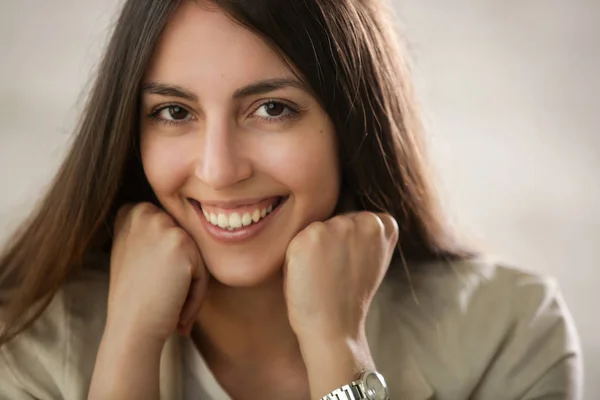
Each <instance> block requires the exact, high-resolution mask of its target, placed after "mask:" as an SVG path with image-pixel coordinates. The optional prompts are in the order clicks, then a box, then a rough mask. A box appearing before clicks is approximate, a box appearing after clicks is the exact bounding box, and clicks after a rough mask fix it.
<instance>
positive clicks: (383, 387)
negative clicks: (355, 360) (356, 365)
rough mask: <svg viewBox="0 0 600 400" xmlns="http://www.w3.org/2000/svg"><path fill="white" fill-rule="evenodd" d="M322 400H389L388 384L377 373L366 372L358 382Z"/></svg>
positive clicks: (337, 390) (339, 389) (341, 388)
mask: <svg viewBox="0 0 600 400" xmlns="http://www.w3.org/2000/svg"><path fill="white" fill-rule="evenodd" d="M321 400H389V393H388V388H387V384H386V383H385V379H383V376H382V375H381V374H380V373H379V372H377V371H371V370H366V371H364V372H363V373H362V374H361V375H360V378H358V380H356V381H354V382H352V383H350V384H348V385H344V386H342V387H340V388H338V389H336V390H334V391H333V392H331V393H329V394H327V395H325V396H323V397H322V398H321Z"/></svg>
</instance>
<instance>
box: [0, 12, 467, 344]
mask: <svg viewBox="0 0 600 400" xmlns="http://www.w3.org/2000/svg"><path fill="white" fill-rule="evenodd" d="M184 1H188V0H184ZM211 3H214V5H216V6H217V7H219V8H220V9H222V10H224V11H225V12H226V13H227V14H229V15H230V16H231V18H233V20H235V21H236V22H237V23H240V24H242V25H243V26H245V27H247V28H248V29H250V30H252V31H253V32H255V33H257V34H259V35H260V36H262V37H263V38H264V39H265V40H266V41H267V42H268V43H269V44H270V45H272V46H273V48H274V49H276V51H278V52H279V53H280V54H281V56H282V57H284V59H285V60H286V61H287V62H289V63H290V64H291V65H293V66H294V67H295V69H296V70H297V71H299V72H300V74H301V75H302V79H304V80H305V82H306V83H307V84H308V85H309V86H310V87H311V88H312V89H313V90H314V93H316V95H317V97H318V100H319V101H320V102H321V104H322V105H323V107H324V108H325V110H326V111H327V113H328V114H329V116H330V117H331V119H332V121H333V123H334V126H335V128H336V132H337V134H338V136H339V140H338V142H339V143H340V148H339V157H340V162H341V167H342V179H343V182H342V185H343V187H344V188H345V191H346V192H347V193H351V194H352V195H353V196H354V201H355V203H356V204H357V205H358V207H359V208H360V209H364V210H372V211H385V212H388V213H390V214H391V215H393V216H394V217H395V218H396V220H397V221H398V224H399V226H400V243H399V248H398V254H401V255H402V256H403V257H404V258H405V259H406V260H409V261H411V260H433V259H440V258H456V257H463V256H465V255H466V252H464V251H463V250H462V249H461V248H459V247H458V245H457V243H456V242H455V241H454V240H453V237H452V235H451V233H450V231H449V229H448V226H447V225H446V223H445V220H444V219H443V217H442V215H441V213H440V212H439V208H438V204H437V201H436V199H435V195H434V191H433V188H432V185H431V183H430V177H429V175H428V174H427V171H426V164H425V159H424V149H423V143H422V142H421V141H422V135H421V130H422V129H421V124H420V121H419V118H418V115H417V112H416V107H415V102H414V99H413V93H412V88H411V84H410V79H409V76H408V66H407V60H406V57H405V53H404V52H403V51H402V50H401V47H400V43H401V42H400V41H399V40H398V37H397V35H396V33H395V31H394V22H393V20H392V19H390V17H389V14H390V11H389V10H388V9H386V8H385V6H384V5H383V4H382V1H381V0H303V1H295V0H288V1H282V0H213V1H211ZM178 4H179V1H173V0H152V1H148V0H127V1H126V2H125V4H124V6H123V9H122V12H121V14H120V17H119V19H118V21H117V23H116V26H115V28H114V32H113V34H112V38H111V40H110V41H109V44H108V48H107V50H106V53H105V55H104V58H103V60H102V62H101V64H100V66H99V71H98V75H97V78H96V81H95V84H94V86H93V88H92V90H91V94H90V96H89V99H88V102H87V106H86V109H85V111H84V113H83V116H82V118H81V121H80V124H79V126H78V128H77V132H76V136H75V139H74V143H73V145H72V148H71V150H70V152H69V154H68V156H67V157H66V159H65V161H64V163H63V164H62V167H61V168H60V170H59V172H58V174H57V176H56V177H55V179H54V181H53V183H52V184H51V186H50V189H49V191H48V193H47V194H46V196H45V197H44V198H43V200H42V201H41V202H40V204H39V206H38V207H37V209H36V211H35V212H34V213H33V214H32V216H31V217H30V218H29V219H28V220H27V221H26V222H25V223H24V224H23V225H22V227H21V229H20V230H19V231H18V232H17V233H16V234H15V235H14V236H13V237H12V239H11V240H10V241H9V242H8V244H7V247H6V249H5V250H4V252H3V253H2V254H1V256H0V287H1V288H3V290H4V291H5V294H8V295H6V296H5V297H4V298H3V311H4V314H3V324H2V326H3V327H2V331H1V332H0V344H2V343H5V342H6V341H8V340H10V339H11V338H12V337H14V336H15V335H16V334H17V333H18V332H20V331H22V330H23V329H25V328H26V327H27V326H28V325H29V324H30V323H31V322H32V321H34V320H35V318H37V316H39V314H40V313H41V312H43V310H44V309H45V308H46V306H47V305H48V303H49V302H50V301H51V299H52V297H53V296H54V294H55V293H56V292H57V291H58V289H59V288H60V287H61V285H62V284H63V283H64V282H65V281H66V280H67V279H68V277H69V276H70V275H71V274H72V273H73V271H75V270H76V269H77V268H79V267H81V266H82V265H83V260H84V256H85V255H86V254H87V253H89V252H93V251H98V250H102V249H104V250H105V251H106V250H108V248H109V247H110V237H111V235H110V231H111V226H112V220H113V217H114V215H115V212H116V210H117V209H118V208H119V207H120V206H121V205H123V204H124V203H125V202H141V201H153V202H155V201H156V199H155V198H154V196H153V193H152V190H151V188H150V186H149V184H148V182H147V181H146V178H145V176H144V174H143V171H142V168H141V162H140V155H139V151H138V149H139V146H138V143H139V137H138V136H139V130H138V123H139V121H138V119H139V116H138V113H139V89H140V85H141V83H142V79H143V76H144V73H145V69H146V65H147V63H148V61H149V58H150V57H151V54H152V52H153V49H154V46H155V44H156V42H157V41H158V39H159V37H160V35H161V32H162V31H163V29H164V27H165V25H166V24H167V23H168V21H169V18H170V15H171V14H172V13H173V11H174V10H175V9H176V7H177V6H178ZM107 246H108V247H107Z"/></svg>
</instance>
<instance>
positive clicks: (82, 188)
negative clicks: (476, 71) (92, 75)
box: [0, 0, 581, 400]
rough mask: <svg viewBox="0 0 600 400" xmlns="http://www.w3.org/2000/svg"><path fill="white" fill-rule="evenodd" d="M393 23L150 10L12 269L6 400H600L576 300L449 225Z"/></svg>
mask: <svg viewBox="0 0 600 400" xmlns="http://www.w3.org/2000/svg"><path fill="white" fill-rule="evenodd" d="M392 24H393V22H392V21H391V20H389V19H388V15H387V13H386V12H385V10H384V7H383V6H382V5H381V4H380V2H379V1H375V0H336V1H328V0H306V1H281V0H271V1H269V0H261V1H258V0H252V1H240V0H237V1H233V0H229V1H226V0H218V1H209V0H202V1H190V0H182V1H171V0H169V1H167V0H153V1H150V2H149V1H142V0H128V1H127V2H126V3H125V5H124V8H123V11H122V13H121V16H120V18H119V20H118V22H117V24H116V28H115V31H114V33H113V36H112V40H111V41H110V44H109V46H108V49H107V51H106V55H105V57H104V60H103V62H102V64H101V67H100V71H99V76H98V78H97V81H96V84H95V86H94V88H93V90H92V93H91V97H90V100H89V103H88V106H87V108H86V111H85V114H84V116H83V118H82V120H81V124H80V126H79V128H78V135H77V136H76V139H75V142H74V144H73V147H72V149H71V151H70V153H69V155H68V157H67V159H66V161H65V162H64V164H63V166H62V169H61V170H60V171H59V173H58V176H57V177H56V179H55V181H54V183H53V185H52V186H51V188H50V191H49V193H48V194H47V196H46V197H45V199H44V200H43V202H42V203H41V204H40V206H39V208H38V210H37V211H36V213H35V215H34V216H33V217H32V218H31V219H30V220H29V221H27V223H26V224H25V225H24V226H23V229H22V230H21V231H20V232H19V233H18V234H17V235H15V237H14V238H13V240H12V241H11V242H10V244H9V246H8V247H7V249H6V251H5V253H4V255H3V256H2V258H1V260H0V266H1V268H2V288H3V289H4V291H3V293H4V296H3V299H4V302H3V305H4V306H3V331H2V336H1V339H0V343H3V345H2V347H1V351H0V354H1V355H2V357H1V358H0V368H1V372H2V373H1V374H0V380H1V381H0V397H1V398H7V399H33V398H39V399H61V398H65V399H80V398H86V397H87V398H89V399H158V398H159V397H160V398H164V399H177V398H190V399H191V398H194V399H196V398H200V399H227V398H235V399H320V398H326V399H353V398H358V399H363V398H364V399H367V398H368V399H386V398H392V399H417V400H421V399H430V398H436V399H465V398H474V399H500V398H506V399H576V398H579V396H580V388H581V366H580V352H579V348H578V341H577V337H576V333H575V331H574V328H573V324H572V322H571V320H570V317H569V315H568V311H567V310H566V308H565V306H564V304H563V303H562V300H561V298H560V295H559V293H558V290H557V288H556V285H554V284H553V282H552V281H549V280H547V279H543V278H540V277H536V276H532V275H529V274H526V273H524V272H520V271H517V270H514V269H511V268H507V267H504V266H501V265H498V264H496V263H493V262H490V261H484V260H482V259H477V258H475V256H474V254H472V253H471V252H469V251H468V250H467V249H465V248H464V247H462V246H460V244H459V243H458V241H457V240H456V239H455V238H454V237H453V236H452V234H451V232H450V230H449V228H448V227H447V226H446V224H445V221H444V220H443V218H442V216H441V214H440V213H439V212H438V209H437V204H436V201H435V198H434V191H433V189H432V187H431V184H430V182H429V178H428V176H427V174H426V167H425V160H424V153H423V150H422V146H421V143H420V141H421V137H420V134H421V133H420V125H419V119H418V116H417V113H416V110H415V105H414V102H413V100H412V91H411V88H410V81H409V79H408V76H407V71H406V66H405V60H404V57H403V55H402V53H401V52H400V49H399V46H397V42H396V39H395V36H394V33H393V29H392V28H391V26H392ZM108 254H110V257H108V256H107V255H108ZM386 381H387V387H386Z"/></svg>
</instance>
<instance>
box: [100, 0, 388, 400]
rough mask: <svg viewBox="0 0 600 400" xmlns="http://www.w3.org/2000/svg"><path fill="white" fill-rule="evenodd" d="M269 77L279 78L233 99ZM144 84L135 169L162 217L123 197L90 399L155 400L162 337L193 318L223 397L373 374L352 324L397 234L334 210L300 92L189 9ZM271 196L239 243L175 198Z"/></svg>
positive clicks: (233, 27)
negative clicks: (210, 228)
mask: <svg viewBox="0 0 600 400" xmlns="http://www.w3.org/2000/svg"><path fill="white" fill-rule="evenodd" d="M205 38H210V40H206V39H205ZM240 66H243V68H241V67H240ZM273 79H279V80H289V81H290V82H292V83H291V85H286V86H284V87H280V88H277V89H276V90H269V91H268V92H264V91H263V92H261V93H253V94H251V95H244V96H239V95H236V92H239V91H240V90H241V89H243V88H248V87H249V85H250V86H251V85H255V84H256V83H257V82H264V81H265V80H273ZM158 85H163V86H161V88H163V89H164V85H168V86H169V87H171V88H173V87H177V88H178V90H179V92H182V91H183V92H185V93H186V94H187V96H185V98H183V97H181V96H178V95H174V92H173V90H170V91H169V93H168V94H167V95H166V94H165V90H156V89H157V87H159V86H158ZM145 88H146V90H145V91H144V93H143V94H142V114H141V153H142V162H143V166H144V170H145V173H146V176H147V178H148V181H149V182H150V184H151V185H152V187H153V189H154V191H155V193H156V195H157V197H158V199H159V201H160V202H161V204H162V206H163V207H164V210H161V209H158V208H156V207H155V206H153V205H150V204H138V205H128V206H125V207H124V208H123V209H121V211H120V213H119V216H118V218H117V222H116V226H115V230H116V232H117V235H116V238H115V246H114V248H113V254H112V259H111V260H112V261H111V283H110V291H109V307H108V316H107V325H106V329H105V332H104V336H103V340H102V343H101V346H100V351H99V354H98V359H97V362H96V368H95V371H94V376H93V379H92V386H91V389H90V396H89V398H91V399H106V398H111V399H119V398H127V399H137V398H140V399H142V398H143V399H157V398H158V365H159V361H160V351H161V349H162V347H163V345H164V343H165V341H166V340H167V339H168V337H170V336H171V335H172V334H173V333H175V332H176V331H178V332H179V333H181V334H185V335H187V334H190V332H191V329H192V327H194V326H195V327H196V329H195V334H194V335H192V337H193V339H194V341H195V342H196V345H197V346H198V348H199V349H200V350H201V352H202V354H203V356H204V358H205V359H206V361H207V363H208V364H209V366H210V368H211V370H212V371H213V373H214V374H215V376H216V377H217V379H218V380H219V382H220V384H221V385H222V386H223V387H224V389H225V390H226V391H227V392H228V393H230V394H231V395H232V396H233V397H234V398H237V399H246V398H252V393H261V395H262V396H264V398H290V399H293V398H299V399H300V398H302V399H307V398H313V399H318V398H320V397H322V396H324V395H325V394H326V393H328V392H330V391H332V390H334V389H336V388H337V387H339V386H342V385H344V384H347V383H349V382H351V381H352V380H354V379H356V377H357V374H358V373H359V372H360V371H361V370H362V369H364V368H374V367H375V365H374V363H373V360H372V358H371V355H370V352H369V348H368V344H367V341H366V338H365V332H364V321H365V317H366V313H367V311H368V306H369V304H370V303H371V300H372V298H373V295H374V293H375V292H376V290H377V288H378V287H379V285H380V283H381V280H382V279H383V276H384V274H385V270H386V269H387V267H388V265H389V262H390V259H391V256H392V252H393V249H394V246H395V244H396V241H397V239H398V228H397V225H396V223H395V221H394V220H393V218H391V217H390V216H389V215H384V214H373V213H367V212H359V213H346V214H343V215H337V216H334V211H335V209H336V205H337V204H338V199H339V197H340V194H339V191H340V185H339V182H340V171H339V168H338V160H337V156H336V146H337V145H336V135H335V132H334V129H333V125H332V123H331V121H330V119H329V117H328V116H327V114H326V113H325V111H324V110H323V109H322V107H321V106H320V105H319V103H318V101H317V100H316V99H315V98H314V96H313V95H312V94H311V92H310V90H309V89H308V88H305V87H303V85H302V83H301V82H300V81H298V79H297V78H296V77H295V76H294V74H293V72H292V71H290V70H289V69H288V67H287V66H286V64H285V63H284V62H283V60H281V59H280V58H279V56H278V55H277V54H276V53H275V52H274V51H273V50H272V49H271V48H270V47H269V46H268V45H267V44H266V43H265V42H264V41H263V40H262V39H261V38H260V37H258V36H257V35H255V34H253V33H252V32H250V31H248V30H246V29H244V28H242V27H240V26H239V25H237V24H235V23H234V22H232V20H231V19H229V18H228V17H227V16H226V15H225V14H223V13H222V12H220V11H218V10H214V9H208V8H206V7H200V6H198V5H196V4H194V3H192V2H186V3H184V4H183V5H182V6H181V7H180V9H179V10H178V11H177V13H176V14H175V15H174V16H173V18H172V20H171V21H170V23H169V25H168V27H167V29H166V30H165V32H164V33H163V36H162V39H161V40H160V43H159V44H158V46H157V48H156V50H155V54H154V57H153V59H152V61H151V63H150V65H149V66H148V70H147V74H146V77H145ZM157 92H161V93H162V94H159V93H157ZM269 102H271V103H269ZM165 106H170V107H171V108H170V109H169V108H167V109H164V107H165ZM173 106H175V107H178V108H173ZM161 107H163V108H162V109H161ZM269 107H271V109H270V111H269ZM292 110H295V111H297V112H292ZM269 117H270V118H271V119H268V118H269ZM174 121H175V122H174ZM299 149H301V151H299ZM270 196H284V197H286V198H287V201H286V202H285V203H284V204H283V205H282V206H281V208H280V210H279V211H278V214H277V215H274V218H272V219H271V221H270V222H269V223H268V224H267V225H266V226H265V229H264V230H263V231H261V232H260V234H258V235H257V236H255V237H252V238H250V239H248V240H245V241H241V242H238V243H223V242H220V241H217V240H215V239H214V238H213V237H211V236H210V235H209V234H208V233H207V231H206V229H205V228H204V227H203V225H202V224H201V220H200V218H202V217H201V216H199V215H198V213H197V211H196V210H195V209H194V207H193V206H192V204H191V203H190V201H189V199H190V198H193V199H195V200H197V201H199V202H200V203H202V202H215V201H217V202H222V201H231V200H239V199H248V198H253V199H260V198H265V197H270ZM338 211H339V210H338ZM148 310H152V312H148ZM249 316H251V318H249ZM124 377H127V380H124Z"/></svg>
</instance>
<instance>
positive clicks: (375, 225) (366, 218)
mask: <svg viewBox="0 0 600 400" xmlns="http://www.w3.org/2000/svg"><path fill="white" fill-rule="evenodd" d="M358 219H359V220H360V226H361V227H362V230H363V232H365V233H366V234H368V235H379V234H381V233H382V232H383V231H384V230H385V227H384V225H383V221H381V219H379V217H378V216H377V215H376V214H375V213H372V212H362V213H360V215H359V216H358Z"/></svg>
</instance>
